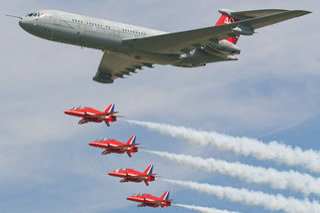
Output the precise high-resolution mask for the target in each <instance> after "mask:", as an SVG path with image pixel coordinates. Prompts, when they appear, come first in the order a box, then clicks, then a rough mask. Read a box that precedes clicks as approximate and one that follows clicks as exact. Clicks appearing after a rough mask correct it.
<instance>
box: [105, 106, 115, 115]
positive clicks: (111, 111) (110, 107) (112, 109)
mask: <svg viewBox="0 0 320 213" xmlns="http://www.w3.org/2000/svg"><path fill="white" fill-rule="evenodd" d="M114 106H115V105H114V104H110V105H109V106H108V108H107V109H106V111H105V112H106V113H109V114H112V113H114Z"/></svg>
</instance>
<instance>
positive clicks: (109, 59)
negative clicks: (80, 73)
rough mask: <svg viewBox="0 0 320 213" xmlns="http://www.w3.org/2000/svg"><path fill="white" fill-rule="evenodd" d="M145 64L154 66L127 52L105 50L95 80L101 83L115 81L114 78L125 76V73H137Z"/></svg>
mask: <svg viewBox="0 0 320 213" xmlns="http://www.w3.org/2000/svg"><path fill="white" fill-rule="evenodd" d="M143 66H147V67H152V64H151V63H148V62H142V61H138V60H137V59H135V58H133V57H130V56H128V55H125V54H121V53H115V52H110V51H105V52H104V54H103V57H102V59H101V62H100V65H99V68H98V72H97V73H96V75H95V76H94V78H93V80H95V81H97V82H100V83H113V80H114V79H116V78H124V76H125V75H130V73H135V72H136V70H137V69H142V67H143Z"/></svg>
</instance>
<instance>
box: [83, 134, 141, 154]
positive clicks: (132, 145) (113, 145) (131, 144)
mask: <svg viewBox="0 0 320 213" xmlns="http://www.w3.org/2000/svg"><path fill="white" fill-rule="evenodd" d="M89 145H90V146H95V147H99V148H103V149H105V150H104V151H103V152H101V154H102V155H106V154H110V153H118V154H123V153H125V152H126V153H127V154H128V156H129V157H130V158H131V157H132V155H131V153H134V152H138V147H137V146H136V145H139V144H136V136H132V137H131V138H130V139H129V140H128V142H127V143H122V142H120V141H116V140H114V139H107V138H101V139H99V140H96V141H92V142H90V143H89Z"/></svg>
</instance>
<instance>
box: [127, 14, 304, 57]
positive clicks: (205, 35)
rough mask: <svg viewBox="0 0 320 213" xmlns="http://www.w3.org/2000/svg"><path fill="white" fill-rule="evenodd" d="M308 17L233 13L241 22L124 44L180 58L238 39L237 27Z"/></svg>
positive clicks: (131, 40)
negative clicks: (183, 54) (194, 50)
mask: <svg viewBox="0 0 320 213" xmlns="http://www.w3.org/2000/svg"><path fill="white" fill-rule="evenodd" d="M308 13H310V12H309V11H303V10H292V11H289V10H254V11H242V12H231V11H230V12H229V14H230V15H231V16H232V17H235V18H237V19H239V20H240V21H238V22H234V23H229V24H224V25H218V26H212V27H206V28H201V29H195V30H188V31H182V32H176V33H169V34H164V35H158V36H151V37H146V38H138V39H128V40H124V41H123V43H124V44H127V45H128V46H130V47H132V48H135V49H138V50H142V51H146V52H152V53H163V54H177V55H180V54H182V53H185V52H188V51H190V50H193V49H194V48H195V47H200V46H205V45H208V44H210V43H212V42H213V41H217V40H221V39H225V38H228V37H230V36H235V35H236V34H235V33H234V32H233V31H232V29H233V28H235V27H237V26H244V27H245V28H247V29H248V28H249V29H252V30H254V29H258V28H261V27H265V26H268V25H272V24H275V23H278V22H281V21H285V20H288V19H292V18H295V17H299V16H302V15H306V14H308Z"/></svg>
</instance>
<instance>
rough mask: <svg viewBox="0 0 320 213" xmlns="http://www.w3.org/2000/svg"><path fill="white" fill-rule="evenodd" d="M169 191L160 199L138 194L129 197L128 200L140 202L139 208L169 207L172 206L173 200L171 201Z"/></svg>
mask: <svg viewBox="0 0 320 213" xmlns="http://www.w3.org/2000/svg"><path fill="white" fill-rule="evenodd" d="M169 194H170V192H169V191H166V192H165V193H164V194H163V195H162V196H161V197H160V198H158V197H154V196H152V195H150V194H136V195H132V196H129V197H127V200H131V201H135V202H139V204H138V207H145V206H150V207H154V208H156V207H159V206H161V208H163V207H169V206H171V202H172V200H169Z"/></svg>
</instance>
